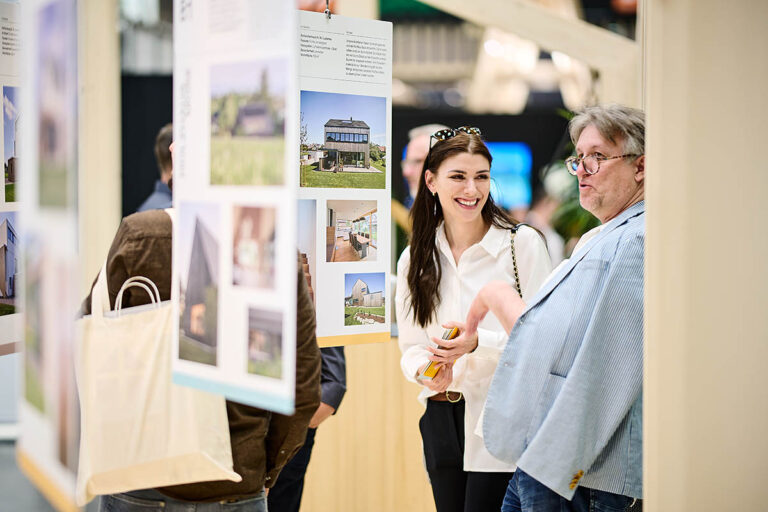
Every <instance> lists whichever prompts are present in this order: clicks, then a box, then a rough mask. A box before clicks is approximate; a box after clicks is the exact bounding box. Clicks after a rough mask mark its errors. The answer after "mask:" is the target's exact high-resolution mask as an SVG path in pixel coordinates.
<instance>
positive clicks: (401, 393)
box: [301, 339, 435, 512]
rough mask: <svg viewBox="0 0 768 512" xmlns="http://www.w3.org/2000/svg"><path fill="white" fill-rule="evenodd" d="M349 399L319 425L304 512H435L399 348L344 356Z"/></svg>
mask: <svg viewBox="0 0 768 512" xmlns="http://www.w3.org/2000/svg"><path fill="white" fill-rule="evenodd" d="M344 350H345V354H346V356H347V394H346V396H345V397H344V401H343V402H342V404H341V407H340V408H339V412H338V414H336V415H335V416H332V417H331V418H329V419H328V420H327V421H326V422H325V423H323V424H322V425H320V428H319V429H318V431H317V437H316V439H315V447H314V450H313V452H312V460H311V462H310V464H309V470H308V471H307V479H306V487H305V489H304V498H303V501H302V505H301V510H302V512H328V511H331V510H332V511H334V512H359V511H361V510H365V511H367V512H391V511H398V512H406V511H411V510H412V511H418V512H432V511H434V510H435V505H434V502H433V500H432V490H431V487H430V486H429V480H428V479H427V473H426V470H425V469H424V464H423V461H422V459H423V456H422V450H421V435H420V434H419V426H418V422H419V418H420V417H421V415H422V413H423V411H424V409H423V407H422V406H421V404H419V403H418V402H417V400H416V396H417V395H418V394H419V391H420V386H419V385H417V384H413V383H410V382H406V380H405V378H404V377H403V375H402V373H401V371H400V350H399V348H398V346H397V340H396V339H393V340H392V341H391V342H390V343H380V344H374V345H356V346H349V347H346V348H345V349H344Z"/></svg>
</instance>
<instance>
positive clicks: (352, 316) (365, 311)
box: [344, 306, 384, 325]
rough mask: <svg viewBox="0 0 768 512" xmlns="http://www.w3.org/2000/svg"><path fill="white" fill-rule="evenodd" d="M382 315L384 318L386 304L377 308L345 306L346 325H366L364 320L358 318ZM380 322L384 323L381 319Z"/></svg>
mask: <svg viewBox="0 0 768 512" xmlns="http://www.w3.org/2000/svg"><path fill="white" fill-rule="evenodd" d="M371 316H373V317H381V318H382V319H383V318H384V306H379V307H375V308H365V307H351V306H346V307H345V308H344V325H364V324H363V322H361V321H360V320H358V318H360V317H371ZM378 323H383V320H381V321H380V322H378Z"/></svg>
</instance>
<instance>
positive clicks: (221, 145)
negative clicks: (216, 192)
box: [211, 136, 285, 185]
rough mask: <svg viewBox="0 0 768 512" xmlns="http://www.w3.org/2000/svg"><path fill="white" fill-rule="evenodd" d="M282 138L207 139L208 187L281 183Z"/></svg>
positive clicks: (219, 137) (283, 145) (221, 137)
mask: <svg viewBox="0 0 768 512" xmlns="http://www.w3.org/2000/svg"><path fill="white" fill-rule="evenodd" d="M284 151H285V140H284V139H283V137H265V138H253V137H238V136H235V137H227V136H216V137H211V184H212V185H280V184H282V183H283V152H284Z"/></svg>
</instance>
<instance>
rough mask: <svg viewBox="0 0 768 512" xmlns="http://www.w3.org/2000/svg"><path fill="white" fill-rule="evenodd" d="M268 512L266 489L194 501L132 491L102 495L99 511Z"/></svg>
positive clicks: (145, 491) (143, 491)
mask: <svg viewBox="0 0 768 512" xmlns="http://www.w3.org/2000/svg"><path fill="white" fill-rule="evenodd" d="M155 510H158V511H163V512H267V498H266V495H265V494H264V491H261V492H260V493H259V494H257V495H256V496H254V497H252V498H246V499H242V500H238V501H231V502H230V501H227V500H224V501H217V502H213V503H193V502H189V501H181V500H175V499H173V498H169V497H168V496H165V495H163V494H160V493H159V492H157V491H155V490H149V489H148V490H142V491H131V492H127V493H121V494H110V495H108V496H102V497H101V502H100V503H99V512H152V511H155Z"/></svg>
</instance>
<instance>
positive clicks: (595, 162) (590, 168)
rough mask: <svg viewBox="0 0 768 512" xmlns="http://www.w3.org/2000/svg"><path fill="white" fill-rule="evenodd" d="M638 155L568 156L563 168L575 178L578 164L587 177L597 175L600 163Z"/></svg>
mask: <svg viewBox="0 0 768 512" xmlns="http://www.w3.org/2000/svg"><path fill="white" fill-rule="evenodd" d="M637 156H640V155H635V154H626V155H617V156H603V155H596V154H592V155H584V156H582V157H578V156H569V157H568V158H566V159H565V168H566V169H568V172H569V173H571V174H572V175H574V176H576V172H577V171H578V169H579V164H582V165H583V166H584V172H586V173H587V174H589V175H592V174H597V171H599V170H600V162H605V161H606V160H615V159H616V158H629V157H637Z"/></svg>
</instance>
